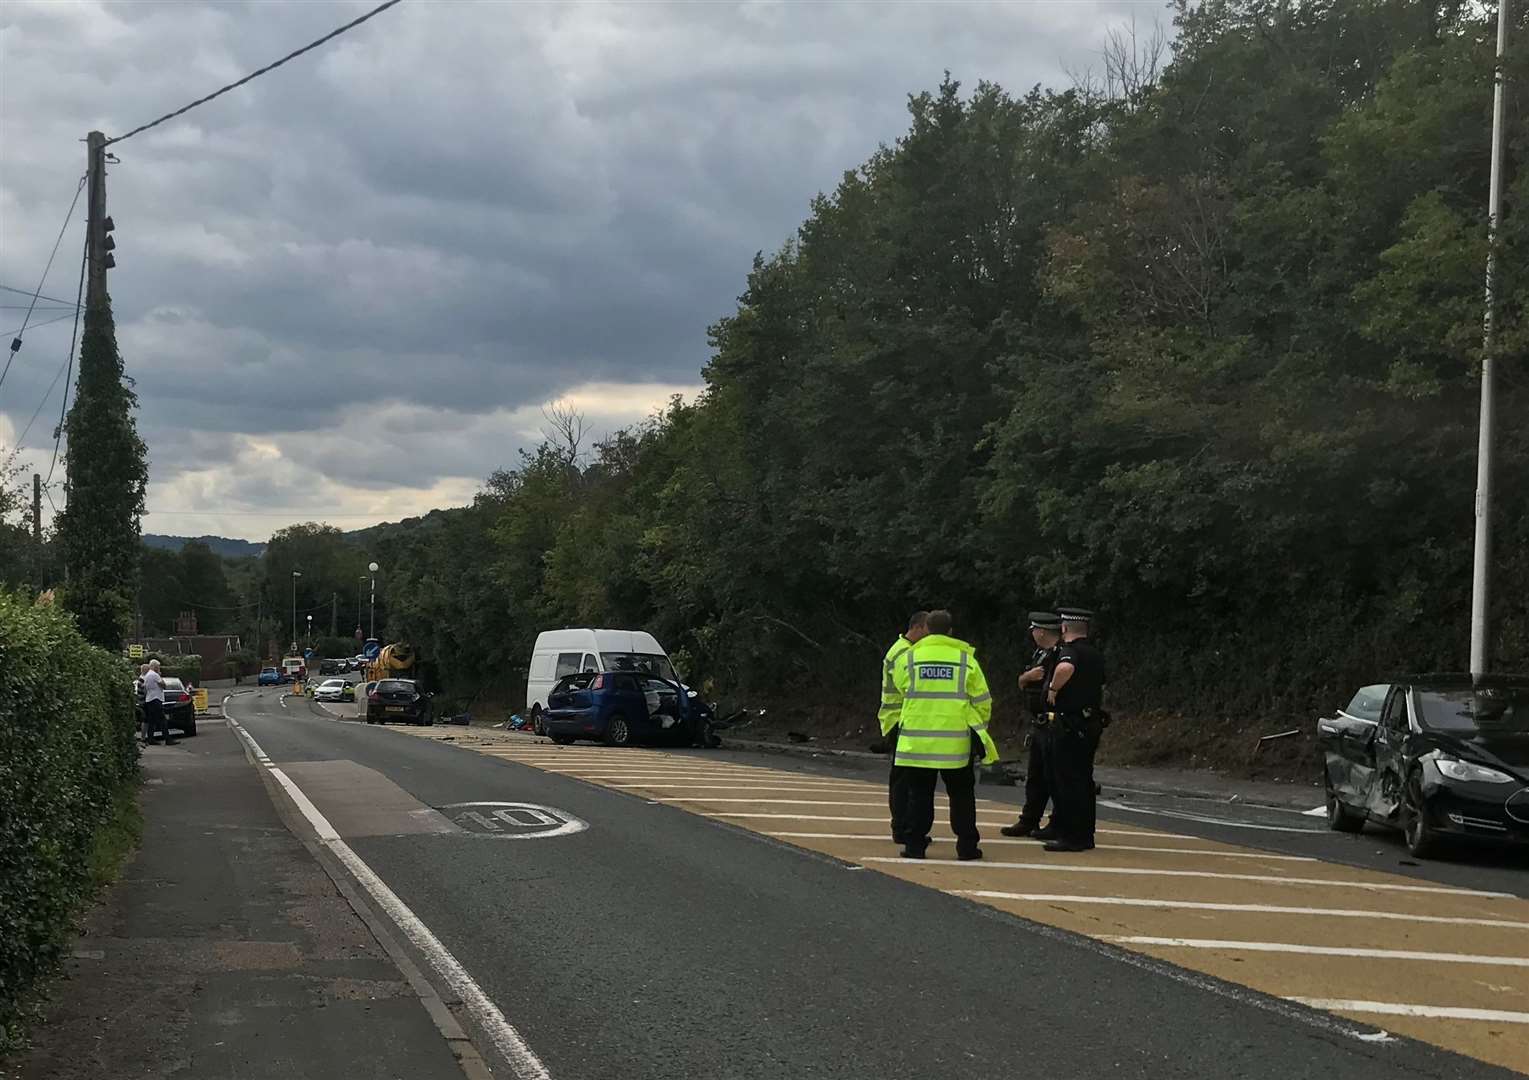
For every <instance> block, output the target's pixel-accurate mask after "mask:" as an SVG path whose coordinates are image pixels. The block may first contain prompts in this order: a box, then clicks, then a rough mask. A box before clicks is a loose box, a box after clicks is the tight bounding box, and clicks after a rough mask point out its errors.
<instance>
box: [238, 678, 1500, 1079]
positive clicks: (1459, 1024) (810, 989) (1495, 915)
mask: <svg viewBox="0 0 1529 1080" xmlns="http://www.w3.org/2000/svg"><path fill="white" fill-rule="evenodd" d="M338 711H341V712H344V711H353V710H346V709H344V708H343V707H342V709H341V710H338ZM228 714H229V716H230V717H231V718H232V720H233V721H234V722H235V724H236V726H237V729H238V730H240V731H241V732H242V733H243V737H245V738H246V739H247V740H248V742H249V743H250V744H251V746H252V754H253V753H254V752H255V751H256V750H258V751H259V752H260V753H261V754H263V755H264V758H263V759H262V760H261V761H260V763H259V764H260V767H270V768H273V769H274V770H275V771H276V773H277V774H278V775H279V777H280V779H281V782H282V784H283V785H284V786H285V790H286V791H288V793H289V794H291V795H292V796H293V798H294V800H295V801H296V802H297V803H298V805H299V807H300V808H303V804H307V805H306V808H303V812H304V813H305V814H306V815H307V818H306V819H307V820H308V821H309V822H310V823H313V824H314V826H315V828H316V829H317V830H318V832H319V835H320V837H321V838H322V837H324V836H325V835H326V830H332V831H331V832H328V833H327V835H328V836H330V837H332V839H331V840H329V841H328V842H329V843H330V844H331V846H332V847H333V848H334V850H336V851H337V852H343V853H345V854H342V856H341V857H342V859H348V861H347V865H348V866H350V868H351V869H352V871H353V872H355V873H357V874H358V875H359V876H360V878H361V880H362V882H363V884H366V883H367V882H368V881H370V882H371V884H370V885H368V887H369V888H371V889H372V893H373V896H374V897H381V899H380V900H377V904H378V906H379V908H380V909H381V910H383V911H384V912H385V913H386V914H387V915H389V916H390V917H392V918H394V919H395V921H398V920H401V922H400V925H401V926H402V927H403V928H404V931H405V936H406V937H408V938H409V939H410V940H412V941H413V942H414V944H415V946H416V947H417V948H418V951H419V955H420V959H421V966H422V967H424V968H426V970H429V971H432V972H433V975H434V978H435V981H436V982H438V983H439V984H440V985H441V988H442V989H443V991H444V995H443V996H446V997H448V998H449V999H457V1000H460V1001H461V1004H460V1006H459V1007H458V1011H459V1012H460V1013H461V1014H462V1015H463V1017H464V1019H465V1020H466V1021H467V1022H468V1026H469V1027H470V1028H471V1029H473V1030H474V1031H475V1033H476V1036H477V1039H478V1041H479V1042H480V1047H481V1048H482V1049H484V1052H485V1054H486V1056H487V1057H488V1059H489V1060H490V1061H491V1062H493V1063H495V1064H496V1075H501V1076H503V1075H509V1076H524V1077H531V1076H537V1077H540V1076H547V1077H553V1078H558V1080H568V1078H575V1077H577V1078H580V1080H590V1078H600V1077H611V1078H617V1077H620V1078H622V1080H636V1078H648V1077H652V1078H659V1077H664V1078H671V1077H719V1078H721V1077H726V1078H734V1077H736V1078H752V1077H771V1078H774V1077H867V1078H872V1077H874V1078H876V1080H892V1078H901V1077H909V1078H913V1077H919V1078H929V1077H946V1076H949V1077H961V1078H963V1080H964V1078H969V1077H974V1076H975V1077H988V1076H992V1077H999V1076H1014V1075H1048V1074H1050V1075H1058V1076H1080V1077H1081V1076H1102V1075H1106V1074H1107V1075H1110V1076H1118V1077H1141V1078H1164V1077H1206V1076H1216V1077H1248V1078H1270V1080H1274V1078H1279V1080H1288V1078H1291V1077H1305V1076H1312V1077H1319V1076H1320V1077H1340V1076H1341V1077H1343V1078H1345V1080H1360V1078H1368V1077H1374V1078H1377V1080H1378V1078H1381V1077H1385V1078H1395V1077H1410V1076H1417V1077H1451V1078H1475V1077H1498V1076H1506V1075H1516V1074H1510V1073H1509V1072H1506V1071H1504V1069H1503V1068H1499V1067H1496V1066H1503V1067H1508V1068H1515V1069H1519V1070H1522V1069H1525V1068H1526V1067H1529V1013H1525V1012H1522V1011H1520V1010H1522V1009H1523V1008H1524V1006H1525V1003H1526V1002H1529V900H1526V899H1524V892H1525V885H1526V882H1525V875H1524V873H1523V871H1522V870H1521V869H1519V868H1517V867H1515V866H1512V865H1506V864H1502V865H1490V864H1489V865H1485V866H1474V865H1469V864H1460V865H1450V864H1441V865H1439V866H1434V865H1433V864H1430V865H1429V866H1415V867H1405V866H1397V865H1395V864H1397V863H1398V862H1399V861H1401V860H1399V859H1398V858H1397V849H1396V848H1395V847H1394V846H1390V845H1388V844H1386V843H1384V842H1382V841H1379V840H1377V839H1376V838H1374V837H1365V838H1363V839H1362V840H1360V841H1354V840H1353V838H1349V837H1335V836H1329V835H1328V834H1326V833H1323V832H1318V831H1317V829H1316V827H1315V826H1314V823H1313V822H1311V820H1310V819H1304V818H1302V817H1301V816H1300V815H1299V814H1290V813H1279V812H1276V811H1267V812H1261V811H1253V812H1251V813H1249V814H1248V815H1247V816H1246V817H1244V818H1242V819H1239V820H1231V819H1226V818H1225V816H1224V815H1217V814H1211V813H1207V812H1206V808H1205V807H1203V806H1200V807H1198V808H1197V807H1196V805H1195V804H1194V803H1192V802H1182V801H1162V800H1158V801H1155V802H1152V803H1151V805H1146V802H1150V800H1147V799H1146V797H1145V796H1128V797H1129V798H1131V799H1133V800H1136V801H1135V802H1132V803H1123V804H1121V805H1122V806H1129V807H1134V808H1132V809H1112V810H1111V811H1109V815H1108V816H1109V817H1110V819H1111V820H1109V821H1107V822H1102V828H1101V833H1100V838H1099V839H1100V845H1101V846H1100V848H1099V849H1098V850H1096V851H1095V852H1092V853H1089V854H1085V855H1068V856H1062V857H1061V859H1060V861H1056V857H1054V856H1047V855H1044V854H1042V853H1041V852H1040V851H1039V850H1038V848H1037V847H1036V846H1035V845H1033V844H1032V843H1029V842H1026V841H1004V840H1002V839H1001V838H999V837H998V835H997V825H999V824H1002V823H1004V822H1006V821H1008V820H1012V813H1013V811H1012V808H1011V807H1009V806H1007V805H1004V804H1003V803H1000V802H996V801H992V802H990V801H984V803H983V804H982V812H981V815H980V817H981V821H982V827H983V830H984V833H985V835H986V839H985V840H984V843H983V846H984V849H985V851H986V853H987V858H986V860H985V861H984V862H983V863H981V864H957V863H955V862H953V861H951V858H952V856H953V847H952V845H951V842H950V841H949V840H948V839H944V840H937V843H936V846H935V847H934V848H933V849H932V850H931V856H932V857H931V859H929V860H928V861H926V862H924V863H909V862H906V861H901V860H898V859H897V858H896V849H895V848H894V847H893V846H892V844H891V843H890V842H889V841H888V840H886V839H885V835H884V834H885V820H884V818H885V793H884V788H883V787H882V786H881V784H880V783H879V781H878V779H877V778H872V777H867V776H865V775H864V774H856V773H854V772H853V771H845V770H843V769H836V768H833V767H831V766H827V765H822V764H817V763H801V762H793V761H786V760H781V759H778V758H774V757H773V756H770V755H757V754H752V755H751V754H733V753H708V752H699V751H677V752H671V751H659V750H646V749H635V750H624V751H622V750H610V749H606V748H603V747H595V746H587V745H579V746H575V747H568V748H560V747H554V746H552V745H551V744H550V743H548V742H546V741H544V740H538V739H534V738H530V737H525V736H520V735H513V734H508V733H497V732H487V733H484V732H479V731H477V730H474V731H471V732H469V731H467V730H464V729H460V728H398V727H388V728H378V727H372V726H368V725H365V724H360V723H354V722H344V721H340V720H336V719H332V718H329V716H328V715H326V714H325V713H324V712H322V711H320V710H316V709H313V708H312V707H311V706H310V705H309V703H308V702H306V701H303V700H301V699H292V700H290V701H284V699H283V697H282V695H281V694H280V693H278V692H276V691H274V690H265V691H262V692H259V693H254V694H245V695H240V696H238V697H235V698H233V699H232V700H231V701H230V702H229V704H228ZM983 794H984V796H986V795H988V794H989V792H987V791H984V792H983ZM1004 794H1005V795H1006V796H1007V797H1009V798H1012V796H1011V795H1009V794H1008V793H1007V792H1005V793H1004ZM1112 794H1113V793H1112ZM506 803H515V804H523V805H521V806H505V805H503V804H506ZM469 804H472V805H469ZM1186 813H1187V814H1188V815H1189V816H1188V817H1184V816H1179V815H1183V814H1186ZM1165 815H1172V816H1165ZM1196 818H1204V819H1211V820H1194V819H1196ZM1249 826H1258V827H1249ZM1271 826H1272V827H1271ZM1285 829H1289V830H1291V831H1288V832H1287V831H1284V830H1285ZM1398 871H1400V872H1398ZM1332 950H1359V954H1358V955H1341V954H1335V953H1334V952H1333V951H1332ZM1303 1002H1315V1003H1317V1005H1318V1006H1320V1007H1318V1008H1312V1007H1309V1006H1308V1005H1306V1004H1303ZM1398 1012H1400V1013H1402V1014H1403V1015H1397V1013H1398ZM1408 1013H1410V1014H1412V1015H1405V1014H1408ZM1424 1040H1426V1041H1424ZM1452 1051H1453V1052H1452ZM1456 1052H1458V1054H1457V1053H1456Z"/></svg>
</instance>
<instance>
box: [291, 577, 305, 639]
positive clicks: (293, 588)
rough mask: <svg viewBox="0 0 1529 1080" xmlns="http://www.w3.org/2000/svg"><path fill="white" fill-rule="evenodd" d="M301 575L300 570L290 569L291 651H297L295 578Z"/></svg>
mask: <svg viewBox="0 0 1529 1080" xmlns="http://www.w3.org/2000/svg"><path fill="white" fill-rule="evenodd" d="M302 576H303V572H302V571H301V570H294V571H292V651H293V652H296V651H297V579H298V578H300V577H302Z"/></svg>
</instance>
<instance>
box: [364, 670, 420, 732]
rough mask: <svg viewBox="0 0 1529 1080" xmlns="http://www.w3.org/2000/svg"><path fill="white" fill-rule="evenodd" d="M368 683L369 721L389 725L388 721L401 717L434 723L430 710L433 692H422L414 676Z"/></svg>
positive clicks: (367, 714) (399, 719)
mask: <svg viewBox="0 0 1529 1080" xmlns="http://www.w3.org/2000/svg"><path fill="white" fill-rule="evenodd" d="M367 685H368V690H367V692H366V722H367V723H368V724H386V723H387V722H388V721H389V720H398V721H402V722H404V723H408V724H424V725H425V726H426V727H429V726H430V725H432V724H434V723H435V718H434V716H433V715H432V714H431V711H430V695H429V694H422V693H420V691H419V686H418V684H417V683H415V681H414V680H413V679H382V680H380V681H378V682H375V683H368V684H367Z"/></svg>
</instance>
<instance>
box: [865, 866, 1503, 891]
mask: <svg viewBox="0 0 1529 1080" xmlns="http://www.w3.org/2000/svg"><path fill="white" fill-rule="evenodd" d="M854 861H855V862H860V863H868V862H873V863H901V864H902V865H904V866H909V867H921V866H964V867H967V868H968V869H971V870H1042V871H1045V870H1049V871H1052V872H1053V873H1062V874H1125V875H1129V876H1135V877H1187V878H1210V879H1212V880H1215V881H1256V882H1259V883H1261V884H1265V885H1320V886H1325V887H1328V888H1334V889H1369V890H1374V891H1376V892H1405V893H1442V894H1443V895H1445V896H1461V897H1464V896H1475V897H1489V898H1491V899H1494V900H1513V899H1515V897H1514V895H1513V894H1512V893H1505V892H1488V891H1486V890H1482V889H1454V888H1450V887H1448V886H1444V885H1397V884H1394V883H1392V882H1389V881H1342V880H1335V879H1333V878H1299V877H1280V876H1278V875H1275V874H1228V873H1224V872H1222V871H1215V870H1161V869H1156V868H1152V867H1145V866H1088V865H1086V864H1082V863H1067V862H1043V863H1022V862H983V861H977V862H961V861H959V860H957V859H903V858H899V857H897V856H889V855H867V856H865V857H864V858H860V857H858V856H857V857H856V858H855V860H854Z"/></svg>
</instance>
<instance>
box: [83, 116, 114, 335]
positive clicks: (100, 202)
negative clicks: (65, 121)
mask: <svg viewBox="0 0 1529 1080" xmlns="http://www.w3.org/2000/svg"><path fill="white" fill-rule="evenodd" d="M85 147H86V164H85V176H86V198H85V215H86V216H85V261H86V264H87V267H86V277H85V308H86V310H87V311H88V310H90V309H92V308H95V307H99V306H100V305H102V304H104V303H106V271H107V270H109V269H111V267H112V266H114V265H116V260H115V259H113V258H112V255H111V249H112V248H113V247H115V246H116V244H115V242H114V241H113V240H112V238H111V235H110V233H111V229H112V225H111V219H110V218H108V217H107V216H106V136H105V135H103V134H101V132H99V131H92V132H91V133H90V134H89V135H87V136H86V137H85Z"/></svg>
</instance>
